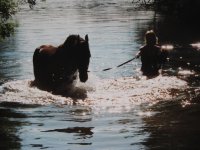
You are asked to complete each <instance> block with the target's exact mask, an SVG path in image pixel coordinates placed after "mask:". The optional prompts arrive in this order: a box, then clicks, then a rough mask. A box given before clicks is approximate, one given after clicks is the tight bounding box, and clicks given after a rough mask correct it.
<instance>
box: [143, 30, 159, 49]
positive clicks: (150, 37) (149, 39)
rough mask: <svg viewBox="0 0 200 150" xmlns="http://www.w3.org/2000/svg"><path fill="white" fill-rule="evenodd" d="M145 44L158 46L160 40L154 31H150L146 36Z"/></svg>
mask: <svg viewBox="0 0 200 150" xmlns="http://www.w3.org/2000/svg"><path fill="white" fill-rule="evenodd" d="M145 42H146V44H147V45H156V44H157V42H158V38H157V37H156V34H155V32H154V31H153V30H149V31H147V32H146V34H145Z"/></svg>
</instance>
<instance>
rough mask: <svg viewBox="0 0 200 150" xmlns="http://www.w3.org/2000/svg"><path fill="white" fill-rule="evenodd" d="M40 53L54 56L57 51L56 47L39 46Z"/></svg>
mask: <svg viewBox="0 0 200 150" xmlns="http://www.w3.org/2000/svg"><path fill="white" fill-rule="evenodd" d="M39 49H40V53H45V54H48V55H54V54H55V53H56V51H57V47H54V46H52V45H42V46H40V48H39Z"/></svg>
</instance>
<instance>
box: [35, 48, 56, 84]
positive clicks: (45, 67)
mask: <svg viewBox="0 0 200 150" xmlns="http://www.w3.org/2000/svg"><path fill="white" fill-rule="evenodd" d="M49 63H50V62H49V57H48V56H47V55H46V54H43V53H41V52H40V49H36V50H35V52H34V54H33V69H34V70H33V71H34V76H35V83H36V84H37V85H39V86H42V87H47V88H51V85H52V74H51V70H50V66H49V65H50V64H49Z"/></svg>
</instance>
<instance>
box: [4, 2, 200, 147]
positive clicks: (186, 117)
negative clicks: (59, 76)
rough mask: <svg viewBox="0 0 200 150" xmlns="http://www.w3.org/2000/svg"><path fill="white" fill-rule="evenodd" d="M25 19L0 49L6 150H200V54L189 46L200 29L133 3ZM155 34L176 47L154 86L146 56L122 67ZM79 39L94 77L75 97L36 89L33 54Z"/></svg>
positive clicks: (51, 9) (36, 12)
mask: <svg viewBox="0 0 200 150" xmlns="http://www.w3.org/2000/svg"><path fill="white" fill-rule="evenodd" d="M16 20H17V22H18V27H17V28H16V32H15V34H14V36H13V37H11V38H9V39H6V40H5V41H2V42H1V43H0V70H1V72H0V101H1V102H0V119H1V122H0V131H1V132H0V148H1V149H24V150H26V149H55V150H57V149H66V150H68V149H71V150H79V149H82V150H84V149H85V150H89V149H90V150H93V149H95V150H96V149H101V150H102V149H103V150H105V149H106V150H113V149H115V150H132V149H134V150H141V149H144V150H146V149H199V148H200V144H199V143H200V142H199V135H200V129H199V125H200V121H199V114H200V111H199V110H200V105H199V93H200V88H199V81H200V76H199V65H200V63H199V56H200V54H199V49H198V48H196V47H195V48H193V47H191V45H190V44H191V43H196V42H198V41H199V40H200V37H199V35H200V34H199V33H198V30H196V29H194V28H191V27H189V25H188V26H187V25H184V26H183V24H182V23H180V24H179V23H174V20H173V19H172V20H171V19H169V18H167V19H166V18H164V17H162V16H160V15H159V14H156V13H155V12H153V11H138V10H135V9H134V7H133V4H132V3H131V0H129V1H128V0H125V1H124V0H101V1H97V0H76V1H73V0H57V1H54V0H46V1H38V3H37V5H36V6H35V7H34V9H32V10H31V9H30V8H29V7H28V6H26V5H24V6H22V7H21V11H20V12H19V13H18V14H17V16H16ZM152 28H153V29H155V30H156V32H157V34H158V37H159V39H160V43H161V44H173V45H174V46H175V48H174V50H173V51H171V52H170V55H169V59H168V62H167V63H166V64H165V66H164V67H163V72H162V75H160V76H158V77H156V78H153V79H146V78H145V77H143V76H142V75H141V73H140V71H139V69H140V66H141V63H140V60H138V59H136V60H134V61H132V62H131V63H128V64H126V65H124V66H122V67H120V68H115V66H117V65H119V64H121V63H123V62H125V61H127V60H129V59H131V58H133V57H134V55H135V54H136V53H137V51H138V49H139V47H140V46H141V45H142V44H143V43H144V41H143V35H144V33H145V31H146V30H148V29H152ZM182 31H184V32H182ZM70 34H79V35H80V36H81V37H84V36H85V35H86V34H88V35H89V44H90V50H91V54H92V58H91V62H90V67H89V70H90V73H89V80H88V81H87V82H86V83H80V82H79V81H76V84H74V86H73V87H72V94H71V96H70V97H63V96H60V95H53V94H51V93H48V92H46V91H42V90H39V89H37V88H35V87H31V86H30V83H31V81H33V80H34V76H33V67H32V55H33V52H34V49H35V48H36V47H38V46H40V45H42V44H52V45H59V44H61V43H62V42H63V41H64V40H65V39H66V38H67V36H68V35H70ZM109 67H114V69H112V70H109V71H106V72H103V71H102V69H105V68H109Z"/></svg>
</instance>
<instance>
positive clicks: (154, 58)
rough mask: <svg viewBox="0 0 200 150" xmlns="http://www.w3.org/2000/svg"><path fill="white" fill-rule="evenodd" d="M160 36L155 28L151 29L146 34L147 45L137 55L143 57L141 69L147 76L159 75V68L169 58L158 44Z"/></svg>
mask: <svg viewBox="0 0 200 150" xmlns="http://www.w3.org/2000/svg"><path fill="white" fill-rule="evenodd" d="M157 43H158V38H157V36H156V34H155V33H154V31H153V30H149V31H147V32H146V34H145V45H144V46H142V47H141V48H140V50H139V52H138V53H137V55H136V58H139V57H141V62H142V66H141V71H142V74H143V75H145V76H147V77H154V76H157V75H159V69H161V66H162V64H163V63H164V61H165V60H166V58H167V54H165V52H164V51H163V52H162V50H161V47H160V46H158V45H157Z"/></svg>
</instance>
